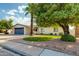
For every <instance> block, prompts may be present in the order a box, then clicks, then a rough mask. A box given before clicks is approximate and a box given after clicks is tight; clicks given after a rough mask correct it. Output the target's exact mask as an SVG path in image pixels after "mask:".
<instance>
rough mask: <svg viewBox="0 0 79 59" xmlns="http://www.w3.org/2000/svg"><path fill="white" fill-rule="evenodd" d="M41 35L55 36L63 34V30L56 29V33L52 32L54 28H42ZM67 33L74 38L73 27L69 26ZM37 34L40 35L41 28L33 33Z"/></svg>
mask: <svg viewBox="0 0 79 59" xmlns="http://www.w3.org/2000/svg"><path fill="white" fill-rule="evenodd" d="M42 29H43V30H42V33H44V34H50V33H53V34H55V33H56V34H57V35H59V34H60V33H63V34H64V32H63V29H62V28H61V27H58V31H57V32H54V28H53V27H47V28H42ZM69 32H70V34H71V35H73V36H75V26H69ZM35 33H37V34H40V33H41V28H39V29H38V31H37V32H35Z"/></svg>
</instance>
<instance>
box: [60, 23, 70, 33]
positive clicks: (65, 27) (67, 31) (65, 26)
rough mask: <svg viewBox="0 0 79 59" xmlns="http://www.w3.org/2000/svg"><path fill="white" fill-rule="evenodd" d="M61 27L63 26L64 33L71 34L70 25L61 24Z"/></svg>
mask: <svg viewBox="0 0 79 59" xmlns="http://www.w3.org/2000/svg"><path fill="white" fill-rule="evenodd" d="M61 27H62V28H63V31H64V34H70V33H69V26H68V25H61Z"/></svg>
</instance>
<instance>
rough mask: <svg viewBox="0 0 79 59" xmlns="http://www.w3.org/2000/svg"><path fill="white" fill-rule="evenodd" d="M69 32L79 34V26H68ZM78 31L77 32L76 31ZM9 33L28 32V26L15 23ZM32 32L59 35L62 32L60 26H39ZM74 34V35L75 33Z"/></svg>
mask: <svg viewBox="0 0 79 59" xmlns="http://www.w3.org/2000/svg"><path fill="white" fill-rule="evenodd" d="M75 29H76V30H75ZM69 31H70V34H71V35H73V36H79V27H71V26H70V28H69ZM77 31H78V32H77ZM10 34H14V35H24V34H27V35H29V34H30V27H29V26H26V25H22V24H16V25H14V26H13V28H12V30H11V32H10ZM33 34H52V35H59V34H63V30H62V28H61V27H58V28H53V27H46V28H45V27H42V28H41V27H39V28H37V30H34V31H33ZM75 34H76V35H75Z"/></svg>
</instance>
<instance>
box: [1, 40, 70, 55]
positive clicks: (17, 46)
mask: <svg viewBox="0 0 79 59" xmlns="http://www.w3.org/2000/svg"><path fill="white" fill-rule="evenodd" d="M0 45H1V46H2V47H4V48H6V49H8V50H11V51H14V52H16V53H18V54H20V55H22V56H70V55H68V54H65V53H61V52H57V51H52V50H48V49H44V48H40V47H35V46H31V45H26V44H22V43H17V42H12V41H6V42H3V43H0Z"/></svg>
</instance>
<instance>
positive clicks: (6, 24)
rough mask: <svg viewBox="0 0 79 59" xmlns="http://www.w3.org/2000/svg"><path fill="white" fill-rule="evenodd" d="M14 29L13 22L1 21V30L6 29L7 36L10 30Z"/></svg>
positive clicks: (10, 20)
mask: <svg viewBox="0 0 79 59" xmlns="http://www.w3.org/2000/svg"><path fill="white" fill-rule="evenodd" d="M12 27H13V20H12V19H9V20H6V19H2V20H0V29H5V34H8V30H9V29H11V28H12Z"/></svg>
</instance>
